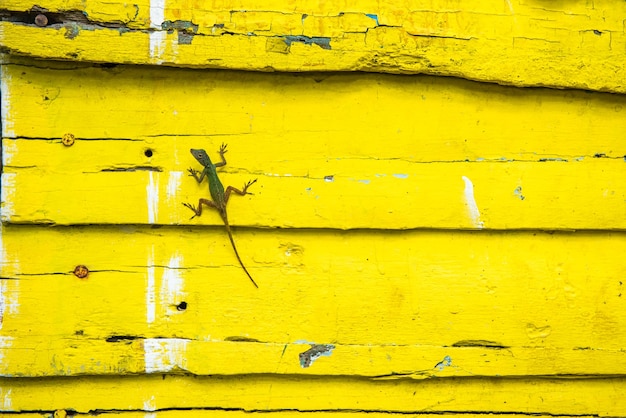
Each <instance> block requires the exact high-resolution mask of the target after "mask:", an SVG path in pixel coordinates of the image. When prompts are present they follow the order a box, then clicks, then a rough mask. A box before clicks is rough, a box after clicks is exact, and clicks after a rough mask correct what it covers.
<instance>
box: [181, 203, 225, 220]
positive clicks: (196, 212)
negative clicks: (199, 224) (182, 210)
mask: <svg viewBox="0 0 626 418" xmlns="http://www.w3.org/2000/svg"><path fill="white" fill-rule="evenodd" d="M183 205H184V206H186V207H188V208H189V209H191V210H192V211H193V213H194V215H193V216H192V217H191V218H190V219H193V218H195V217H196V216H201V215H202V205H205V206H208V207H210V208H213V209H218V207H217V205H216V204H215V202H213V201H212V200H209V199H199V200H198V206H194V205H192V204H191V203H183Z"/></svg>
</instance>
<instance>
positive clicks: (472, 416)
mask: <svg viewBox="0 0 626 418" xmlns="http://www.w3.org/2000/svg"><path fill="white" fill-rule="evenodd" d="M72 413H73V411H72V410H70V411H69V412H68V411H66V410H64V409H59V410H55V411H46V412H15V413H11V412H3V413H2V416H5V417H15V418H36V417H37V418H50V417H51V416H52V417H53V418H65V417H67V416H75V414H72ZM51 414H52V415H51ZM54 414H56V415H54ZM106 414H111V415H113V414H114V415H115V417H116V418H146V416H149V417H151V418H180V417H218V418H230V417H249V416H250V412H246V411H222V410H202V409H190V410H187V409H184V410H169V411H158V412H151V411H146V412H144V411H142V412H120V411H98V415H99V416H102V417H107V415H106ZM263 414H264V416H265V417H269V418H293V417H299V418H321V417H325V418H353V417H362V416H363V412H358V411H345V412H344V411H341V412H337V411H319V412H317V411H309V412H299V411H280V412H278V411H271V412H265V411H263ZM487 414H488V413H483V414H481V413H469V414H468V413H466V412H460V413H455V412H443V413H437V414H428V413H422V412H415V413H402V415H403V416H409V417H420V418H441V417H457V418H485V417H486V415H487ZM367 416H368V417H369V418H383V417H387V418H388V417H389V412H367ZM507 416H510V417H511V418H520V417H522V418H528V417H529V415H528V414H524V413H513V414H507ZM532 416H533V417H539V418H541V417H550V418H552V417H554V418H567V417H568V416H567V415H559V414H532ZM578 416H579V417H581V418H594V417H597V415H595V414H590V415H578Z"/></svg>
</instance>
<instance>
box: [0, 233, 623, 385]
mask: <svg viewBox="0 0 626 418" xmlns="http://www.w3.org/2000/svg"><path fill="white" fill-rule="evenodd" d="M235 236H236V240H237V241H238V243H239V249H240V253H241V254H242V257H243V259H244V262H245V263H246V264H247V265H248V268H249V270H250V272H251V273H252V275H253V276H254V277H255V279H256V281H257V282H258V284H259V286H260V289H256V288H254V287H253V286H252V285H251V284H250V283H249V281H248V280H247V278H246V277H245V275H244V274H243V272H242V271H241V269H240V268H239V266H238V265H237V263H236V260H235V258H234V256H233V254H232V250H231V249H230V247H229V245H228V242H227V239H226V236H225V234H224V232H223V231H222V230H221V228H193V229H188V228H185V229H182V228H173V227H162V228H156V229H153V228H130V227H126V228H124V227H109V228H103V227H99V228H96V227H83V228H77V227H74V228H60V227H56V228H42V227H35V226H6V227H4V228H3V236H2V245H3V250H2V251H3V252H2V254H4V256H3V263H2V271H1V274H2V277H4V279H3V280H2V281H1V282H0V283H1V284H2V289H1V290H2V293H1V294H2V297H1V298H0V301H2V304H3V312H4V313H3V323H2V329H1V331H0V336H2V339H1V341H2V350H1V353H2V359H3V361H2V363H1V364H0V373H1V374H2V375H19V376H39V375H73V374H85V373H87V374H94V373H97V374H111V373H115V374H124V373H144V372H153V373H154V372H181V371H188V372H191V373H194V374H199V375H200V374H242V373H280V374H301V373H302V374H316V375H363V376H388V375H389V376H391V377H393V376H395V375H401V376H408V377H414V378H418V379H420V378H425V377H431V376H476V375H484V376H524V375H554V374H557V375H615V374H617V375H621V374H623V373H624V370H626V357H625V356H624V355H623V347H624V345H625V342H626V315H624V314H623V312H622V310H621V308H620V306H621V304H622V287H623V286H622V285H623V284H622V281H623V273H624V269H623V265H622V263H621V257H622V254H623V253H624V251H625V250H626V248H625V247H626V239H625V236H624V234H623V233H607V232H595V233H594V232H589V233H581V232H577V233H573V232H572V233H538V232H508V233H501V232H491V233H489V232H480V233H476V232H474V233H472V232H443V231H440V232H437V231H404V232H398V231H396V232H394V231H389V232H382V231H351V232H332V231H327V230H321V231H302V230H300V231H292V230H282V231H270V230H249V229H237V230H236V231H235ZM77 265H85V266H87V267H88V268H89V270H90V271H91V273H90V274H89V276H88V278H87V279H79V278H77V277H75V276H74V275H73V274H72V271H73V270H74V268H75V266H77ZM182 302H185V303H186V304H185V305H183V306H184V309H182V308H181V303H182ZM42 313H45V314H42ZM310 343H311V344H322V345H329V344H331V345H333V346H334V348H332V349H330V348H328V349H324V350H321V352H320V354H326V356H321V357H319V358H314V359H313V360H314V361H312V362H311V364H310V365H309V367H303V363H302V362H303V360H302V359H301V357H300V355H301V354H302V353H305V352H306V351H307V350H309V349H310V348H311V346H310V345H309V344H310ZM321 348H324V347H321ZM310 354H313V353H312V352H309V353H308V354H304V356H305V359H306V356H308V355H310ZM244 359H249V360H244Z"/></svg>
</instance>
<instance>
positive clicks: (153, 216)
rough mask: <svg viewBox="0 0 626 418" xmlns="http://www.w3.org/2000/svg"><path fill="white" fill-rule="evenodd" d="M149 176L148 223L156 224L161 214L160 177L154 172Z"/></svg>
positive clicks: (147, 197)
mask: <svg viewBox="0 0 626 418" xmlns="http://www.w3.org/2000/svg"><path fill="white" fill-rule="evenodd" d="M148 176H149V177H148V185H147V186H146V203H147V207H148V223H149V224H155V223H156V220H157V217H158V214H159V177H158V174H155V173H153V172H152V171H151V172H149V173H148ZM155 176H156V179H155Z"/></svg>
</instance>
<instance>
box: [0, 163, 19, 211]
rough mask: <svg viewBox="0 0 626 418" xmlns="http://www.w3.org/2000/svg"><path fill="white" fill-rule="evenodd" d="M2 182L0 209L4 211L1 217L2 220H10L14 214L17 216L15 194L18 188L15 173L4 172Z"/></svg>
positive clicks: (0, 182) (0, 181)
mask: <svg viewBox="0 0 626 418" xmlns="http://www.w3.org/2000/svg"><path fill="white" fill-rule="evenodd" d="M0 184H1V186H0V187H2V190H1V191H0V194H1V195H2V197H1V199H2V209H0V210H1V211H2V212H1V213H0V218H1V219H2V222H10V221H11V220H12V219H13V216H15V209H14V207H13V200H14V199H15V196H14V195H15V191H16V190H17V189H16V187H15V173H6V172H4V173H2V180H0Z"/></svg>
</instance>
